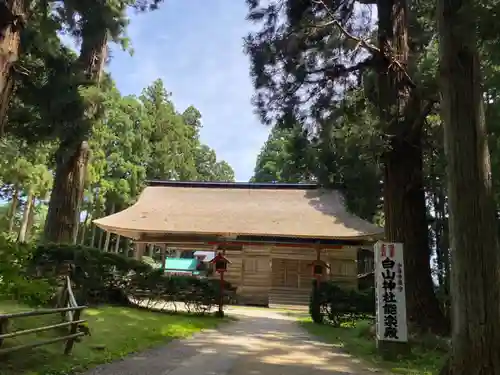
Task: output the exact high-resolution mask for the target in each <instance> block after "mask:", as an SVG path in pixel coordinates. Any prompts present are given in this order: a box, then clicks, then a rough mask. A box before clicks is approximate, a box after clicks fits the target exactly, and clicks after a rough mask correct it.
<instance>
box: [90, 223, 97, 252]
mask: <svg viewBox="0 0 500 375" xmlns="http://www.w3.org/2000/svg"><path fill="white" fill-rule="evenodd" d="M90 225H92V236H91V237H90V247H95V232H96V229H97V226H96V225H95V224H90Z"/></svg>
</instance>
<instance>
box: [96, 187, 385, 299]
mask: <svg viewBox="0 0 500 375" xmlns="http://www.w3.org/2000/svg"><path fill="white" fill-rule="evenodd" d="M94 223H95V224H96V225H97V226H98V227H100V228H102V229H103V230H105V231H108V232H111V233H114V234H116V235H120V236H124V237H128V238H130V239H132V240H133V241H135V243H136V244H137V246H136V249H137V253H136V256H137V258H139V259H140V258H141V256H142V255H143V254H144V249H145V245H146V244H161V245H162V247H163V255H162V257H163V262H162V264H164V263H165V248H166V246H168V248H174V249H176V250H178V251H179V252H182V251H193V250H208V251H221V252H222V253H223V254H224V255H225V257H226V258H228V259H229V260H230V262H231V264H230V265H229V266H228V268H227V272H226V273H225V275H224V278H225V279H226V280H227V281H229V282H230V283H231V284H232V285H233V286H235V287H237V295H238V299H239V301H240V302H241V303H244V304H257V305H266V306H267V305H294V304H306V305H307V303H308V299H309V294H310V291H311V280H312V279H313V277H319V278H321V279H330V280H334V281H336V282H338V283H339V284H342V285H345V286H346V287H352V288H356V287H357V285H358V266H357V259H358V252H359V250H360V249H365V250H366V249H369V250H371V249H372V246H373V244H374V242H376V241H377V240H379V239H381V238H382V236H383V229H382V228H380V227H378V226H376V225H374V224H372V223H369V222H367V221H365V220H362V219H360V218H359V217H356V216H354V215H353V214H351V213H349V212H348V211H347V210H346V208H345V205H344V202H343V198H342V196H341V194H340V193H338V192H337V191H333V190H326V189H323V188H321V187H320V186H319V185H316V184H280V183H226V182H178V181H151V182H149V183H148V186H147V187H146V188H145V189H144V191H143V192H142V194H141V195H140V196H139V198H138V200H137V202H136V203H135V204H134V205H132V206H131V207H129V208H127V209H125V210H123V211H121V212H118V213H115V214H112V215H109V216H106V217H103V218H101V219H97V220H94ZM317 260H320V261H322V262H324V264H325V265H326V267H325V269H324V272H323V273H322V274H321V275H320V276H318V275H314V274H313V273H314V272H316V271H314V267H313V263H314V262H315V261H317ZM214 277H217V276H216V275H215V276H214Z"/></svg>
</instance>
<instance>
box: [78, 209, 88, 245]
mask: <svg viewBox="0 0 500 375" xmlns="http://www.w3.org/2000/svg"><path fill="white" fill-rule="evenodd" d="M89 217H90V213H89V210H87V212H86V213H85V220H84V221H83V224H82V225H80V245H84V244H85V234H86V232H87V225H88V221H89Z"/></svg>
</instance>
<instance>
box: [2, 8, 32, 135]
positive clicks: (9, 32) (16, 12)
mask: <svg viewBox="0 0 500 375" xmlns="http://www.w3.org/2000/svg"><path fill="white" fill-rule="evenodd" d="M25 3H26V2H25V1H24V0H6V1H2V2H0V35H1V38H0V135H3V133H4V127H5V120H6V118H7V110H8V108H9V103H10V98H11V97H12V93H13V92H14V87H15V82H14V77H13V73H14V72H13V68H14V64H15V62H16V61H17V60H18V59H19V55H20V47H21V31H22V29H23V27H24V22H25V19H26V9H25Z"/></svg>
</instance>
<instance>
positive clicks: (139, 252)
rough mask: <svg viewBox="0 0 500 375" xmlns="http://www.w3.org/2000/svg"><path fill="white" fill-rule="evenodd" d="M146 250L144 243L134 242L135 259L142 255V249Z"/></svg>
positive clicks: (139, 258)
mask: <svg viewBox="0 0 500 375" xmlns="http://www.w3.org/2000/svg"><path fill="white" fill-rule="evenodd" d="M145 250H146V244H145V243H141V242H136V243H135V252H134V258H135V259H137V260H141V259H142V256H143V255H144V251H145Z"/></svg>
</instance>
